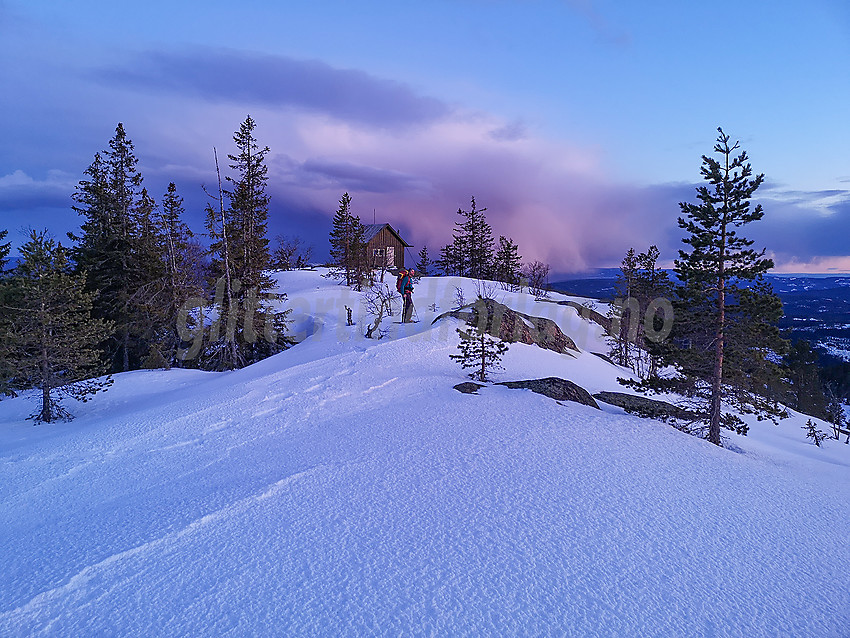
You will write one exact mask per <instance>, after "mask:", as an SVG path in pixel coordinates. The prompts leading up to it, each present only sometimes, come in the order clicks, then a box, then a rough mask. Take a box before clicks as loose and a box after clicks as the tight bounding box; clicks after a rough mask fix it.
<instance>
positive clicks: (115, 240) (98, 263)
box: [69, 123, 162, 371]
mask: <svg viewBox="0 0 850 638" xmlns="http://www.w3.org/2000/svg"><path fill="white" fill-rule="evenodd" d="M137 165H138V159H137V158H136V155H135V148H134V145H133V142H132V141H131V140H130V139H129V138H128V137H127V133H126V131H125V130H124V126H123V124H121V123H119V124H118V126H117V127H116V129H115V135H114V136H113V138H112V139H111V140H110V141H109V148H108V149H107V150H105V151H103V152H101V153H97V154H96V155H95V158H94V161H93V162H92V164H91V165H90V166H89V167H88V169H86V171H85V175H86V178H84V179H83V180H81V181H80V182H79V184H78V186H77V191H76V193H75V194H74V196H73V197H74V200H75V202H76V205H75V206H74V207H73V209H74V210H75V211H77V212H78V213H79V214H80V215H81V216H83V217H84V218H85V219H84V221H83V223H82V224H81V230H82V232H81V234H80V235H79V236H76V235H73V234H70V233H69V237H70V238H71V239H72V240H73V241H74V242H75V246H74V248H73V249H72V251H71V255H72V258H73V261H74V263H75V264H76V271H77V273H79V274H81V273H83V272H85V273H86V275H87V279H86V281H87V285H88V287H89V290H90V291H91V292H95V291H96V292H97V295H96V296H95V298H94V315H95V316H96V317H98V318H100V319H104V320H107V321H109V322H110V323H111V324H112V325H113V326H114V329H115V332H114V333H113V334H112V335H110V338H109V339H108V340H107V341H106V342H105V344H106V346H105V347H106V352H105V356H106V358H107V360H109V361H110V365H111V369H112V370H114V371H120V370H123V371H126V370H130V369H131V368H136V367H138V366H139V364H140V363H141V360H142V358H143V357H144V356H145V354H146V353H147V351H148V343H147V339H148V337H149V334H150V327H151V326H150V314H149V310H148V307H149V305H150V303H151V302H150V299H149V298H148V296H147V295H148V294H149V290H150V285H151V283H152V282H154V281H156V280H157V279H158V278H159V277H161V276H162V265H161V263H160V261H159V260H158V259H157V258H156V253H157V250H156V247H155V246H156V242H157V239H156V238H155V237H154V236H152V235H151V232H152V230H153V226H152V224H151V214H152V211H153V209H154V207H155V204H154V202H153V200H152V199H151V198H150V197H149V196H148V194H147V191H145V190H144V188H143V186H142V181H143V180H142V175H141V173H139V172H138V169H137Z"/></svg>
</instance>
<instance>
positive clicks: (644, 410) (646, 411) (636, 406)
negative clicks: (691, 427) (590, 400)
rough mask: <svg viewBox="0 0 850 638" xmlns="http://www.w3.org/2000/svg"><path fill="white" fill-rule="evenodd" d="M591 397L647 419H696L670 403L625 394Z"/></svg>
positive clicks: (694, 415) (613, 393) (615, 393)
mask: <svg viewBox="0 0 850 638" xmlns="http://www.w3.org/2000/svg"><path fill="white" fill-rule="evenodd" d="M593 396H594V397H595V398H596V399H599V400H600V401H602V402H603V403H608V404H610V405H616V406H617V407H620V408H623V409H624V410H625V411H626V412H628V413H629V414H634V415H635V416H640V417H644V418H647V419H658V420H659V421H667V420H668V419H671V418H673V419H678V420H680V421H693V420H694V419H696V417H697V415H696V414H695V413H694V412H691V411H690V410H686V409H684V408H680V407H677V406H675V405H673V404H672V403H667V402H666V401H659V400H658V399H649V398H647V397H642V396H638V395H634V394H626V393H625V392H598V393H597V394H594V395H593Z"/></svg>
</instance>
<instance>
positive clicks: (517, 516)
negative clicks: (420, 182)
mask: <svg viewBox="0 0 850 638" xmlns="http://www.w3.org/2000/svg"><path fill="white" fill-rule="evenodd" d="M320 274H321V273H318V272H294V273H281V274H279V275H278V280H279V282H280V286H281V289H282V290H284V291H286V292H287V294H288V302H287V305H288V306H290V307H292V308H293V318H294V320H295V326H296V328H297V330H299V331H300V333H301V335H300V336H301V338H302V339H303V341H302V342H301V343H300V344H299V345H297V346H295V347H294V348H292V349H290V350H288V351H286V352H284V353H282V354H280V355H277V356H275V357H272V358H270V359H267V360H265V361H263V362H261V363H259V364H257V365H254V366H251V367H249V368H246V369H244V370H239V371H235V372H227V373H205V372H198V371H191V370H170V371H139V372H132V373H128V374H120V375H116V377H115V384H114V387H113V388H112V389H110V390H109V391H108V392H106V393H104V394H102V395H98V396H97V397H96V398H95V399H93V400H92V401H91V402H89V403H87V404H72V405H70V406H69V407H70V408H71V409H72V411H74V412H75V413H76V414H77V418H76V420H74V421H72V422H70V423H60V424H50V425H39V426H33V424H32V422H31V421H27V420H25V419H26V416H27V415H28V414H29V413H31V412H32V410H33V408H34V405H33V403H32V402H31V399H28V398H26V397H21V398H18V399H13V400H5V401H2V402H0V502H2V507H0V547H2V551H0V635H4V636H6V635H9V636H67V635H74V636H95V635H98V636H100V635H167V636H197V635H215V636H230V635H232V636H237V635H238V636H242V635H258V636H262V635H269V636H271V635H274V636H279V635H287V636H297V635H334V636H346V635H388V636H397V635H458V636H463V635H564V636H588V635H594V636H648V635H652V636H662V635H663V636H684V635H694V636H696V635H700V636H710V635H716V636H747V637H750V636H775V635H794V636H841V635H847V627H848V626H850V586H848V585H850V582H848V581H850V543H847V538H848V537H850V498H848V488H850V471H848V468H849V467H850V446H845V445H844V444H843V443H838V442H836V441H827V442H826V444H825V447H823V448H817V447H815V446H814V445H812V444H811V443H810V442H808V441H807V440H806V439H805V433H804V432H803V430H802V429H801V426H802V425H803V424H804V423H805V421H806V419H807V418H808V417H805V416H802V415H798V414H793V415H792V418H790V419H788V420H786V421H783V422H782V423H781V424H780V425H779V426H774V425H772V424H770V423H769V422H757V421H754V420H753V419H751V418H750V419H748V422H749V423H750V425H751V430H750V435H749V436H747V437H740V436H737V435H734V434H731V433H730V435H729V446H728V447H727V448H726V449H720V448H716V447H715V446H712V445H710V444H708V443H706V442H705V441H701V440H698V439H695V438H693V437H690V436H687V435H684V434H682V433H680V432H678V431H676V430H674V429H673V428H671V427H669V426H667V425H664V424H662V423H659V422H655V421H649V420H644V419H639V418H636V417H632V416H629V415H625V414H623V413H622V411H621V410H619V409H618V408H614V407H611V406H606V405H604V404H601V405H602V407H603V410H601V411H600V410H595V409H593V408H590V407H586V406H582V405H578V404H575V403H564V404H559V403H557V402H555V401H552V400H551V399H548V398H546V397H542V396H540V395H537V394H534V393H531V392H528V391H520V390H509V389H507V388H505V387H502V386H488V387H485V388H483V389H481V390H480V392H479V395H477V396H476V395H464V394H461V393H458V392H456V391H455V390H453V389H452V386H453V385H454V384H456V383H459V382H460V381H463V380H464V376H463V374H462V371H461V369H460V367H459V366H458V365H457V364H455V363H454V362H452V361H450V360H449V357H448V355H449V354H451V353H453V352H455V351H456V350H455V348H456V344H457V336H456V334H455V327H457V326H459V325H460V323H459V322H458V321H456V320H454V319H447V320H444V321H441V322H438V323H436V324H434V325H433V326H432V325H431V321H432V319H433V318H434V317H435V316H436V315H437V314H440V313H442V312H445V311H446V310H449V309H451V307H452V306H453V305H454V299H455V288H456V287H461V288H463V289H464V293H465V296H466V299H467V300H468V301H471V300H472V299H474V298H475V291H476V283H475V282H471V281H467V280H461V279H452V278H440V279H427V278H426V279H424V280H423V281H422V282H421V283H420V285H419V286H417V289H416V294H415V303H416V308H417V313H418V315H419V318H420V322H419V323H417V324H408V325H405V324H392V323H390V322H387V323H386V325H387V327H388V328H389V329H390V332H389V334H388V336H387V338H384V339H381V340H367V339H364V338H363V336H362V335H363V332H364V331H365V327H364V326H365V325H366V321H367V318H365V317H364V316H362V310H361V304H360V302H361V297H360V296H359V295H358V294H357V293H354V292H352V291H349V290H348V289H346V288H344V287H342V286H339V285H337V284H336V283H334V282H333V281H332V280H329V279H326V278H322V277H320V276H319V275H320ZM389 283H390V285H392V283H393V282H389ZM496 297H497V299H499V301H502V302H503V303H507V304H508V305H511V306H512V307H514V308H516V309H518V310H520V311H522V312H525V313H527V314H531V315H539V316H546V317H549V318H551V319H553V320H555V321H556V322H557V323H558V324H559V325H560V326H561V327H562V329H564V330H565V332H567V334H569V335H570V336H571V337H572V338H573V339H574V340H575V341H576V343H577V344H578V346H579V348H580V350H581V352H580V353H577V354H576V355H575V356H571V355H558V354H555V353H553V352H549V351H544V350H541V349H539V348H536V347H534V346H525V345H518V344H514V345H512V346H511V348H510V350H509V352H508V354H507V356H506V357H505V359H504V361H503V364H504V367H505V371H504V372H503V373H501V374H500V375H499V379H501V380H512V379H523V378H538V377H543V376H548V375H556V376H561V377H564V378H567V379H570V380H572V381H574V382H576V383H578V384H579V385H581V386H582V387H585V388H586V389H588V390H589V391H591V392H596V391H599V390H613V391H622V390H623V389H622V387H621V386H619V384H617V382H616V377H617V376H623V375H624V371H623V370H622V369H620V368H617V367H615V366H613V365H611V364H609V363H607V362H605V361H603V360H602V359H600V358H599V357H596V356H594V355H593V354H591V353H592V352H604V351H605V344H604V343H603V341H602V334H601V331H600V329H599V328H598V326H595V325H593V324H589V323H587V322H585V321H583V320H582V319H580V317H579V316H578V314H577V312H576V311H575V309H573V308H570V307H564V306H559V305H556V304H553V303H549V302H539V301H535V300H534V299H532V298H531V297H529V296H527V295H523V294H517V293H505V292H503V291H501V290H497V291H496ZM561 298H562V297H560V296H559V297H558V299H561ZM432 304H436V308H434V309H433V310H432V309H431V307H432ZM346 305H347V306H348V307H350V308H353V310H354V318H355V321H356V325H355V326H346V325H345V306H346ZM821 429H823V430H825V431H828V429H827V427H826V426H823V425H822V426H821Z"/></svg>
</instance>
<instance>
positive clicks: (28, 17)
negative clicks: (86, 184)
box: [0, 0, 850, 272]
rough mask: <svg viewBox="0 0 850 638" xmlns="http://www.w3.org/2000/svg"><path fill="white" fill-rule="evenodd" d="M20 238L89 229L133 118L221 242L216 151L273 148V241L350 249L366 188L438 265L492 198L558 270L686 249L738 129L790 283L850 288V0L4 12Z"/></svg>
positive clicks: (9, 174) (4, 8) (762, 237)
mask: <svg viewBox="0 0 850 638" xmlns="http://www.w3.org/2000/svg"><path fill="white" fill-rule="evenodd" d="M0 60H2V64H0V83H2V86H3V87H4V91H3V92H2V94H0V121H2V122H3V124H4V126H3V128H4V130H3V140H4V141H3V144H2V146H0V228H8V229H9V230H10V231H11V234H12V235H13V236H14V237H13V239H15V238H16V237H18V238H19V237H20V235H19V234H18V231H19V230H21V229H22V228H25V227H29V226H32V227H36V228H39V227H44V226H47V227H49V228H51V229H52V230H53V232H54V233H55V234H56V235H57V236H59V237H62V236H64V233H65V232H66V231H67V230H72V229H73V228H74V227H75V226H76V224H77V223H78V217H77V215H76V214H75V213H74V212H73V211H72V210H71V209H70V204H71V199H70V196H71V194H72V193H73V192H74V187H75V185H76V183H77V182H78V181H79V180H80V179H82V177H83V171H84V170H85V169H86V167H87V166H88V165H89V164H90V163H91V160H92V158H93V156H94V154H95V153H96V152H97V151H99V150H102V149H103V148H105V147H106V146H107V143H108V140H109V139H110V137H111V136H112V134H113V132H114V129H115V126H116V125H117V123H118V122H123V123H124V126H125V128H126V130H127V132H128V135H129V136H130V137H131V138H132V139H133V141H134V142H135V144H136V152H137V155H138V157H139V159H140V165H141V169H142V172H143V174H144V176H145V183H146V185H147V186H148V188H149V190H150V191H151V193H152V194H153V195H154V196H155V197H160V196H161V195H162V193H163V192H164V191H165V187H166V185H167V183H168V181H175V182H176V183H177V186H178V189H179V191H180V193H181V195H183V197H184V198H185V200H186V208H187V217H188V218H189V221H190V223H191V224H192V225H193V226H194V227H195V228H196V230H199V231H200V230H201V226H200V220H201V218H202V215H201V210H202V208H203V205H204V195H203V191H202V188H201V186H202V184H207V185H209V184H212V182H213V180H214V165H213V158H212V148H213V147H214V146H215V147H216V148H217V149H218V151H219V154H220V155H222V154H224V153H227V152H231V151H232V150H233V149H232V134H233V131H235V130H236V129H237V128H238V125H239V123H240V122H241V121H242V120H244V118H245V116H246V115H247V114H249V113H250V114H251V116H252V117H253V118H254V119H255V120H256V121H257V124H258V129H257V134H258V137H259V138H260V141H261V142H262V143H263V144H267V145H268V146H269V147H270V148H271V154H270V156H269V169H270V184H269V191H270V193H271V195H272V210H271V219H270V225H269V226H270V234H271V235H277V234H282V235H300V236H302V237H304V238H306V239H307V241H308V242H309V243H312V244H314V245H315V247H316V253H317V255H321V254H323V253H325V252H326V249H327V232H328V230H329V229H330V218H331V216H332V214H333V212H334V211H335V209H336V207H337V202H338V200H339V198H340V196H341V195H342V193H343V192H344V191H348V192H350V194H351V196H352V199H353V205H354V210H355V212H357V213H359V214H360V215H361V217H362V218H363V219H364V221H368V222H371V221H372V218H373V215H374V218H375V219H377V220H378V221H388V222H390V223H392V224H393V225H394V226H397V227H401V230H402V234H403V235H404V236H405V238H406V239H407V240H408V241H409V242H410V243H412V244H414V245H415V247H416V248H415V250H418V249H419V248H420V247H421V246H422V245H423V244H427V245H428V247H429V249H430V250H431V252H432V255H434V254H436V253H437V251H438V249H439V246H441V245H443V244H444V243H446V242H447V241H448V240H449V238H450V233H451V228H452V225H453V223H454V221H455V218H456V215H455V211H456V210H457V208H458V207H466V206H467V205H468V203H469V198H470V196H471V195H474V196H475V197H476V201H477V202H478V204H479V205H480V206H486V207H488V219H489V221H490V223H491V225H492V226H493V229H494V232H495V234H496V235H499V234H504V235H507V236H511V237H513V238H514V240H515V241H517V243H518V244H519V246H520V252H521V253H522V254H523V256H524V257H525V258H526V259H528V260H531V259H540V260H543V261H546V262H548V263H550V264H551V265H552V267H553V270H555V271H556V272H569V271H577V270H581V269H586V268H594V267H602V266H611V265H616V264H617V263H618V262H619V260H620V258H621V257H622V255H623V254H624V253H625V251H626V250H627V249H628V248H629V247H632V246H633V247H635V248H636V249H638V250H643V249H645V248H646V247H648V246H649V245H650V244H653V243H654V244H657V245H658V246H659V248H660V249H661V251H662V257H663V258H664V259H668V260H669V259H672V257H674V256H675V251H676V250H677V249H678V248H679V247H680V236H679V231H678V229H677V227H676V218H677V217H678V215H679V208H678V205H677V203H678V202H679V201H683V200H688V201H693V200H694V186H695V185H696V184H697V183H698V181H699V179H700V174H699V168H700V162H701V156H702V154H705V153H710V152H711V148H712V146H713V142H714V139H715V137H716V128H717V126H722V127H723V128H724V130H725V131H726V132H727V133H729V134H730V135H732V137H733V138H734V139H739V140H741V143H742V146H743V148H744V149H745V150H746V151H747V152H748V154H749V156H750V159H751V161H752V164H753V168H754V170H755V171H756V172H763V173H765V175H766V183H765V185H764V186H763V187H762V189H760V191H759V193H758V195H759V201H760V202H761V203H762V204H763V206H764V208H765V211H766V213H765V218H764V220H763V221H762V222H759V223H758V224H757V225H753V226H752V227H751V230H749V231H748V233H749V235H750V236H752V237H753V238H754V239H756V241H757V242H758V243H759V245H760V246H762V247H766V248H767V249H768V251H769V252H770V254H772V255H773V256H774V258H775V260H776V262H777V266H778V267H779V269H780V270H786V271H806V270H808V271H813V272H835V271H850V243H848V241H847V237H848V231H850V154H848V150H847V149H848V148H850V118H848V117H847V110H848V109H847V105H848V104H850V82H848V79H850V78H848V74H850V71H848V69H850V6H848V4H847V3H846V2H841V1H838V0H832V1H830V0H814V1H811V2H807V3H802V2H790V1H789V2H781V1H780V2H772V3H763V2H753V1H750V2H740V1H738V2H734V1H726V0H721V1H717V2H711V3H696V2H681V1H679V2H667V1H658V2H649V3H635V2H626V1H617V2H614V1H609V2H605V1H594V0H562V1H543V0H541V1H533V0H525V1H521V0H516V1H508V0H502V1H499V0H489V1H488V0H469V1H454V2H447V1H441V0H436V1H432V2H428V3H424V2H419V3H413V2H369V1H365V2H358V3H351V2H322V1H317V2H310V3H296V2H259V1H251V0H248V1H245V2H242V3H233V2H226V3H225V2H218V1H207V2H203V3H201V2H161V1H158V0H157V1H150V2H146V3H120V2H101V1H77V2H73V3H70V2H68V3H66V2H39V1H38V0H27V1H26V2H24V1H21V0H14V1H8V0H7V1H5V2H4V1H3V0H0Z"/></svg>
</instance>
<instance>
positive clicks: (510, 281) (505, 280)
mask: <svg viewBox="0 0 850 638" xmlns="http://www.w3.org/2000/svg"><path fill="white" fill-rule="evenodd" d="M521 268H522V257H521V256H520V254H519V247H518V246H517V245H516V244H515V243H514V242H513V240H512V239H510V238H505V236H504V235H500V236H499V249H498V250H497V251H496V256H495V258H494V262H493V277H494V279H496V281H500V282H501V283H502V286H503V287H504V288H505V290H509V291H511V292H516V291H518V290H519V288H520V269H521Z"/></svg>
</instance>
